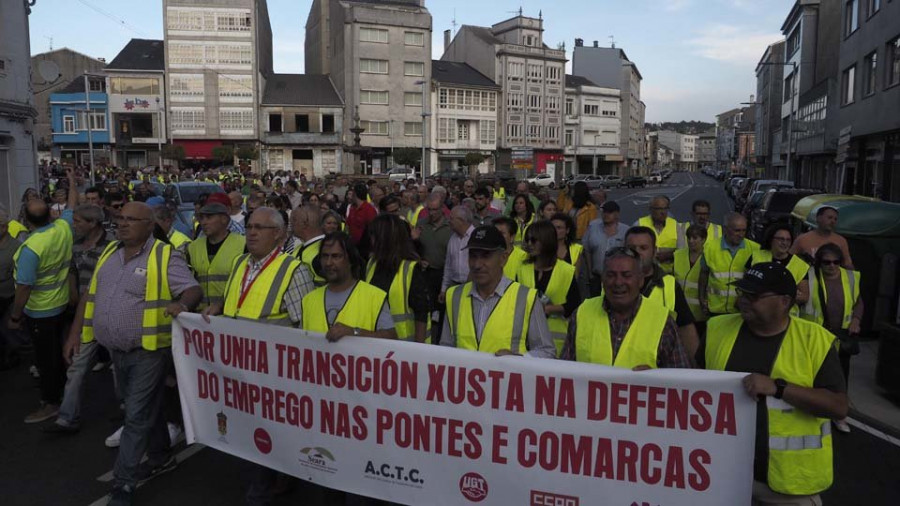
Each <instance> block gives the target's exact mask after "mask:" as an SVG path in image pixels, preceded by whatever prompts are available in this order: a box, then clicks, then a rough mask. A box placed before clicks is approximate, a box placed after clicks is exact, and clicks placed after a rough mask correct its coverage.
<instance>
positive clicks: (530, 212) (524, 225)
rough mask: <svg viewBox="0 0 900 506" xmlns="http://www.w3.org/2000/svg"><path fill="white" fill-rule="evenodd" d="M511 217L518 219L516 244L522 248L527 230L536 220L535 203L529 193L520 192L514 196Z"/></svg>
mask: <svg viewBox="0 0 900 506" xmlns="http://www.w3.org/2000/svg"><path fill="white" fill-rule="evenodd" d="M509 217H510V218H512V219H514V220H516V225H517V226H518V227H519V230H518V231H517V232H516V240H515V245H516V246H518V247H520V248H521V247H522V241H523V240H524V239H525V230H527V229H528V227H529V226H531V224H532V223H533V222H534V204H532V203H531V199H530V198H528V195H525V194H524V193H520V194H518V195H516V196H515V197H514V198H513V202H512V206H511V208H510V210H509Z"/></svg>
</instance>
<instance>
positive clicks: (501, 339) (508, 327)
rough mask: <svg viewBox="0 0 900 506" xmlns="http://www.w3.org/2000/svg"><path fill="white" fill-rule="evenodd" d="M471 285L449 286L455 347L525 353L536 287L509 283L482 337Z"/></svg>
mask: <svg viewBox="0 0 900 506" xmlns="http://www.w3.org/2000/svg"><path fill="white" fill-rule="evenodd" d="M472 286H473V285H472V283H471V282H469V283H466V284H463V285H456V286H453V287H451V288H450V289H449V290H447V298H446V301H447V317H448V318H450V320H449V323H450V332H451V333H452V334H453V335H454V336H456V347H457V348H461V349H464V350H475V351H482V352H485V353H491V354H493V353H496V352H498V351H500V350H510V351H512V352H514V353H519V354H521V355H524V354H525V353H526V352H527V351H528V347H527V336H528V324H529V322H530V319H531V311H532V310H533V309H534V301H535V300H536V299H537V290H535V289H533V288H528V287H527V286H524V285H520V284H519V283H516V282H513V283H512V284H510V285H509V287H507V289H506V291H505V292H504V293H503V297H501V298H500V301H499V302H497V306H496V307H495V308H494V311H493V312H492V313H491V315H490V316H489V317H488V320H487V322H486V323H485V325H484V328H483V329H482V331H481V340H480V341H479V339H478V336H477V335H476V329H475V319H474V316H473V314H472V297H471V293H472ZM510 316H512V318H510Z"/></svg>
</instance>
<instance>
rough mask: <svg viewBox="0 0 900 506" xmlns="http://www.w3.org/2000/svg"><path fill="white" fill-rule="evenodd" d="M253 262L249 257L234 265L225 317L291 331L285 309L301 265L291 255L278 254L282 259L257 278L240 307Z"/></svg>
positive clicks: (244, 257) (269, 266) (246, 256)
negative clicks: (242, 287) (287, 297)
mask: <svg viewBox="0 0 900 506" xmlns="http://www.w3.org/2000/svg"><path fill="white" fill-rule="evenodd" d="M249 261H250V254H249V253H245V254H243V255H241V256H239V257H238V258H237V259H236V260H235V262H234V267H233V268H232V270H231V275H230V276H229V277H228V283H227V284H226V286H225V309H224V310H223V314H224V315H225V316H228V317H230V318H235V319H238V320H266V323H270V324H273V325H281V326H284V327H289V326H290V325H291V319H290V316H289V315H288V313H287V312H283V310H282V309H281V305H282V301H283V300H284V294H285V292H287V289H288V285H290V283H291V278H292V277H293V276H294V271H296V270H297V268H298V267H300V262H299V261H298V260H297V259H296V258H294V257H292V256H290V255H287V254H284V253H278V256H276V257H275V259H274V260H272V262H270V263H269V265H267V266H266V268H265V269H264V270H263V271H262V272H260V273H259V274H257V275H256V281H255V282H254V283H253V286H251V287H250V291H249V293H247V295H246V296H245V297H244V303H243V305H241V307H238V303H239V301H240V298H241V283H242V281H243V279H244V273H245V272H246V271H247V269H248V268H249V263H250V262H249Z"/></svg>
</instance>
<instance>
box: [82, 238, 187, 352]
mask: <svg viewBox="0 0 900 506" xmlns="http://www.w3.org/2000/svg"><path fill="white" fill-rule="evenodd" d="M121 244H122V243H121V242H120V241H113V242H111V243H109V245H108V246H107V247H106V249H105V250H104V251H103V253H102V254H101V255H100V259H99V260H98V261H97V267H95V268H94V274H93V276H91V285H90V287H89V288H88V297H87V303H86V304H85V306H84V327H82V329H81V341H82V342H84V343H89V342H91V341H93V340H94V310H95V308H94V296H95V295H96V294H97V274H98V273H99V272H100V269H101V268H102V267H103V264H105V263H106V261H107V260H109V257H111V256H112V255H114V254H115V253H116V251H118V249H119V246H120V245H121ZM171 256H172V245H170V244H166V243H164V242H162V241H159V240H157V241H153V246H151V247H150V254H149V255H148V256H147V285H146V287H145V289H144V290H145V291H144V313H143V321H142V327H143V330H142V333H141V347H143V348H144V349H145V350H148V351H155V350H158V349H159V348H168V347H170V346H172V317H171V316H167V315H166V306H168V305H169V303H171V302H172V292H171V291H170V290H169V259H170V258H171Z"/></svg>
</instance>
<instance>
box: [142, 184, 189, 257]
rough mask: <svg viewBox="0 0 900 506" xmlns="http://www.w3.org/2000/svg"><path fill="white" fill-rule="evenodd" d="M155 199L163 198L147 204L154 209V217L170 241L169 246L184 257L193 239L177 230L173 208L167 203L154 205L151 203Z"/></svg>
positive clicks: (149, 201)
mask: <svg viewBox="0 0 900 506" xmlns="http://www.w3.org/2000/svg"><path fill="white" fill-rule="evenodd" d="M154 199H159V200H162V197H153V198H152V199H150V200H148V202H147V203H148V205H150V206H151V207H153V216H154V218H155V219H156V224H157V225H159V228H160V229H162V232H163V233H164V234H166V239H168V241H169V244H171V245H172V246H174V247H175V251H178V252H179V253H181V254H182V255H183V254H185V252H186V251H187V249H188V245H189V244H191V238H190V237H188V236H186V235H185V234H183V233H181V232H179V231H178V229H176V228H175V212H174V211H173V210H172V208H170V207H169V206H167V205H166V203H165V201H163V202H162V203H160V204H157V205H154V204H153V203H151V202H152V201H153V200H154Z"/></svg>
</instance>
